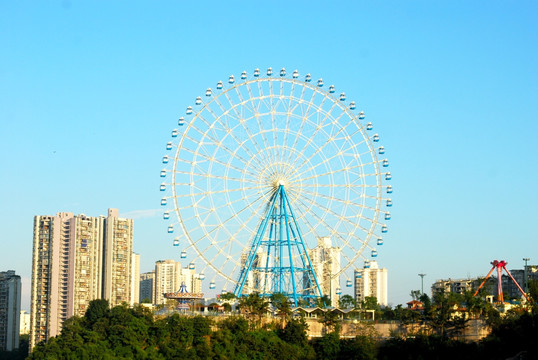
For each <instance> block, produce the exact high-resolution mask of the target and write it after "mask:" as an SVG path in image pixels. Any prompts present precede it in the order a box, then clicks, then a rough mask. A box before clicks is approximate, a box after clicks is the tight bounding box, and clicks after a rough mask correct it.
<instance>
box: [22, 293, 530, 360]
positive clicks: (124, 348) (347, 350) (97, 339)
mask: <svg viewBox="0 0 538 360" xmlns="http://www.w3.org/2000/svg"><path fill="white" fill-rule="evenodd" d="M414 296H415V298H416V299H419V300H422V302H423V304H424V308H423V310H422V311H412V310H410V309H404V308H402V307H401V306H397V307H396V308H394V309H392V308H384V309H381V308H380V307H379V305H378V304H377V303H376V302H374V300H373V299H367V300H366V301H365V302H363V303H362V304H359V305H357V304H355V303H353V302H350V303H349V304H348V305H347V306H349V307H356V308H359V309H366V308H372V309H370V310H375V311H379V312H380V314H379V315H380V316H382V317H385V318H393V319H399V320H400V321H401V322H403V324H404V325H405V324H406V323H407V324H408V323H411V322H416V323H422V322H423V323H429V324H430V325H431V327H432V329H434V332H433V333H423V332H416V333H411V334H410V333H407V334H406V335H405V336H401V335H399V334H393V336H392V337H391V338H390V339H388V340H380V339H379V337H378V336H376V334H375V331H374V330H373V327H372V326H367V325H365V326H364V327H363V328H362V329H363V330H361V331H358V334H359V335H357V336H355V337H354V338H341V337H340V329H341V328H340V323H341V320H339V319H338V318H337V317H333V318H330V315H327V317H324V316H322V317H321V318H320V319H319V321H320V322H321V323H323V325H324V326H325V328H326V329H327V331H326V333H325V335H323V336H322V337H320V338H315V339H311V340H309V339H308V337H307V330H308V325H307V323H306V321H305V320H304V319H303V318H301V317H294V316H292V313H291V305H290V302H289V301H288V299H287V298H286V297H285V296H284V295H282V294H274V295H273V296H272V297H271V298H269V299H268V298H263V297H261V296H259V295H258V294H251V295H250V296H246V297H242V298H240V299H239V300H238V301H239V307H240V309H241V315H232V316H228V317H223V318H221V319H219V321H216V320H215V318H212V317H205V316H185V315H179V314H177V313H176V314H173V315H171V316H167V317H158V316H155V315H154V313H152V312H151V310H149V309H147V308H145V307H143V306H135V307H133V308H131V307H129V306H127V305H121V306H116V307H114V308H109V305H108V302H107V301H106V300H94V301H92V302H91V303H90V306H89V308H88V310H87V312H86V314H85V315H84V316H83V317H72V318H70V319H68V320H67V321H65V322H64V325H63V329H62V332H61V334H60V335H59V336H57V337H54V338H51V339H49V340H48V341H47V342H42V343H40V344H38V345H37V346H36V347H35V348H34V349H33V352H32V353H31V354H30V356H29V359H94V358H95V359H195V360H196V359H219V360H225V359H239V360H242V359H279V360H284V359H292V360H293V359H298V360H299V359H305V360H315V359H335V360H340V359H367V360H374V359H380V360H391V359H454V358H457V359H477V358H478V359H479V358H488V359H506V358H509V357H512V356H515V355H518V354H519V356H520V358H521V359H534V358H538V345H537V344H536V343H537V342H536V341H535V339H536V338H537V336H538V309H537V307H536V306H533V307H532V308H531V309H530V310H528V311H517V310H515V311H511V312H507V314H506V316H505V317H502V318H501V317H500V316H497V317H495V316H493V315H491V316H492V320H491V322H490V325H491V326H492V331H491V334H490V335H489V336H487V337H486V338H484V339H482V340H481V341H479V342H463V341H460V340H458V339H457V338H456V337H455V335H456V334H457V333H458V331H459V329H460V328H461V326H464V325H465V321H466V319H465V318H463V317H462V318H459V317H458V315H457V314H455V313H454V311H455V310H454V309H457V308H458V306H459V305H461V304H462V302H466V303H465V305H466V306H467V308H468V311H470V312H471V314H474V315H473V316H478V317H479V316H487V313H488V312H489V311H490V310H491V309H489V308H488V307H487V305H485V304H484V303H483V302H482V301H481V300H480V298H471V297H466V295H462V296H460V297H457V296H454V295H453V294H444V293H439V294H436V295H434V296H433V297H432V299H429V298H428V297H427V296H425V295H423V294H417V293H415V294H414ZM374 299H375V298H374ZM342 300H343V301H344V302H345V301H347V300H349V299H347V298H345V297H344V296H343V297H342V299H341V301H342ZM320 301H321V302H323V299H320ZM318 305H322V306H327V304H326V303H320V304H318ZM341 305H344V304H341ZM270 306H272V307H273V308H274V309H275V314H276V318H275V319H274V321H272V322H268V323H267V322H262V318H263V316H264V314H265V313H267V311H268V310H269V307H270ZM493 311H496V310H493ZM327 314H331V312H327ZM366 324H367V323H366Z"/></svg>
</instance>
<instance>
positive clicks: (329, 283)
mask: <svg viewBox="0 0 538 360" xmlns="http://www.w3.org/2000/svg"><path fill="white" fill-rule="evenodd" d="M341 252H342V251H341V249H340V248H337V247H333V246H332V242H331V238H330V237H320V238H318V246H316V247H315V248H313V249H310V250H308V255H309V256H310V261H311V262H312V267H313V269H314V271H315V273H316V278H317V280H318V283H319V286H320V288H321V291H322V293H323V295H327V296H329V297H330V298H331V303H332V306H338V300H339V299H340V296H339V294H338V293H339V292H340V291H339V290H340V279H339V278H338V277H334V274H337V273H338V272H340V257H341Z"/></svg>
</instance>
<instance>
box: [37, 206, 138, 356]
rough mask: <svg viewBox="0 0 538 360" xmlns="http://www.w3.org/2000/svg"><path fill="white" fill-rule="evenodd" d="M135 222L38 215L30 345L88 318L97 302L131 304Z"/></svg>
mask: <svg viewBox="0 0 538 360" xmlns="http://www.w3.org/2000/svg"><path fill="white" fill-rule="evenodd" d="M132 244H133V221H132V220H131V219H120V218H119V217H118V210H117V209H109V210H108V216H106V217H105V216H100V217H88V216H86V215H83V214H81V215H73V213H69V212H61V213H58V214H56V215H55V216H36V217H34V243H33V259H32V302H31V311H30V314H31V320H30V349H32V348H33V347H34V346H35V345H36V344H37V343H38V342H40V341H42V340H47V339H48V338H50V337H52V336H56V335H58V334H59V333H60V331H61V328H62V324H63V322H64V321H65V320H66V319H68V318H69V317H71V316H73V315H78V316H83V315H84V314H85V312H86V310H87V307H88V305H89V303H90V301H91V300H94V299H100V298H105V299H107V300H108V301H109V303H110V305H111V306H115V305H118V304H121V303H122V302H127V303H129V302H130V295H131V288H130V287H131V281H130V274H131V258H132V255H131V253H132Z"/></svg>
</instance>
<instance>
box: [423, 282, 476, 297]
mask: <svg viewBox="0 0 538 360" xmlns="http://www.w3.org/2000/svg"><path fill="white" fill-rule="evenodd" d="M475 283H476V280H474V279H448V280H437V281H436V282H434V283H433V284H432V294H435V293H437V292H439V291H444V292H445V293H455V294H464V293H465V292H467V291H472V290H473V289H474V288H476V285H475ZM478 285H480V284H478Z"/></svg>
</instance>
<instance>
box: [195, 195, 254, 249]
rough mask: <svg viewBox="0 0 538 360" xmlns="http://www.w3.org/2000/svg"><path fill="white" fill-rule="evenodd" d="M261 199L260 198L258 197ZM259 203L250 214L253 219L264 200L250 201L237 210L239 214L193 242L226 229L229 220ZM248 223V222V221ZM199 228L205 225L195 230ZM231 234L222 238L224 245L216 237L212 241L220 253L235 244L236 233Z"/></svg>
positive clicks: (196, 242)
mask: <svg viewBox="0 0 538 360" xmlns="http://www.w3.org/2000/svg"><path fill="white" fill-rule="evenodd" d="M258 200H259V199H258ZM256 203H258V206H257V209H256V210H255V211H253V212H252V213H251V214H250V215H249V220H250V219H252V218H253V217H254V216H255V215H256V214H258V213H259V211H260V209H261V208H262V207H263V206H264V205H265V204H263V203H262V202H259V201H256V200H255V201H253V202H252V203H250V204H249V205H247V206H246V207H244V208H243V209H242V210H239V211H238V212H237V214H235V215H233V216H230V217H229V218H228V219H226V220H225V221H223V222H222V224H219V225H217V226H215V227H213V228H212V229H211V230H209V231H206V232H205V234H204V236H202V237H200V238H199V239H197V240H194V241H193V244H194V245H197V244H200V243H201V242H202V241H203V240H205V239H206V238H207V237H208V236H210V235H211V234H212V233H213V232H215V231H218V230H220V229H225V227H224V225H225V224H226V223H228V222H229V221H231V220H232V219H234V218H235V217H236V216H237V215H239V214H241V213H242V212H243V211H246V210H248V209H250V208H252V207H253V205H254V204H256ZM247 223H248V222H247ZM198 229H201V230H203V227H202V226H200V227H199V228H195V229H194V230H198ZM229 235H231V236H227V237H226V239H227V240H222V242H224V245H222V246H219V245H218V244H219V241H216V240H215V238H213V239H212V241H211V245H212V246H215V247H216V249H217V250H218V252H219V253H221V252H224V251H225V250H226V248H230V247H231V246H232V244H233V240H234V239H235V235H236V234H229Z"/></svg>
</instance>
